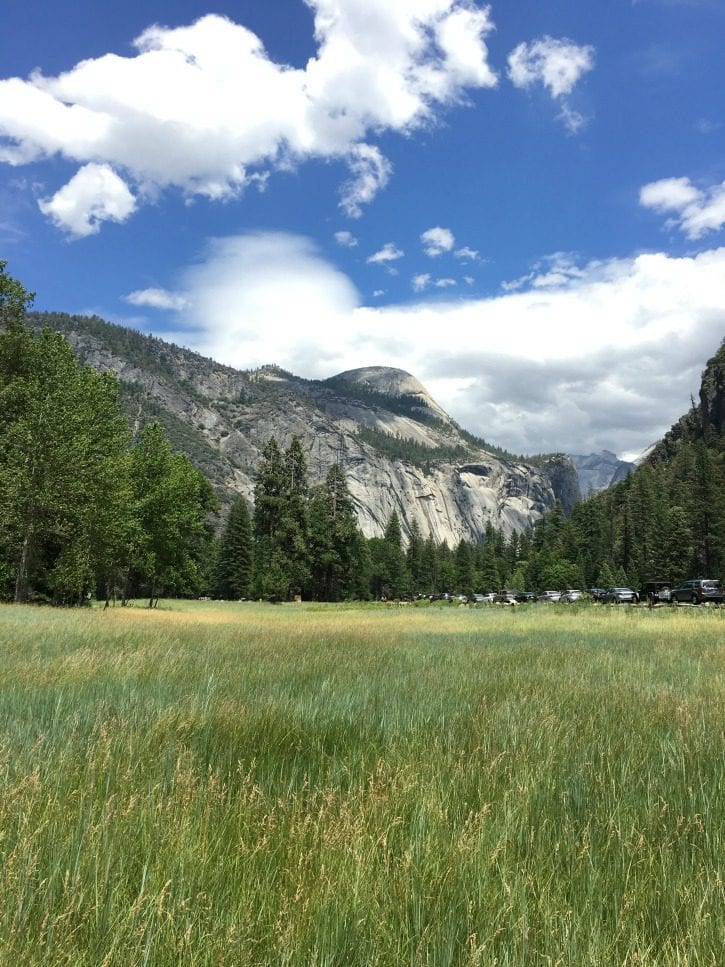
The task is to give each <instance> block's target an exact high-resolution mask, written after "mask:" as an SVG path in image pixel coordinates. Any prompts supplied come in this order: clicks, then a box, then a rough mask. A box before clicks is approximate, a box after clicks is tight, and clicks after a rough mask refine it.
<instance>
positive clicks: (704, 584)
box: [670, 578, 725, 604]
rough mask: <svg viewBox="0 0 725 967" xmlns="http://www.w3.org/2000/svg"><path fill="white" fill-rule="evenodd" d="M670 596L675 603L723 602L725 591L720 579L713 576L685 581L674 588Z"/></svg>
mask: <svg viewBox="0 0 725 967" xmlns="http://www.w3.org/2000/svg"><path fill="white" fill-rule="evenodd" d="M670 598H671V599H672V603H673V604H679V603H680V601H689V603H690V604H707V603H709V602H712V603H713V604H722V603H723V601H725V591H723V588H722V585H721V584H720V582H719V581H713V580H712V579H711V578H698V579H697V580H696V581H684V582H683V583H682V584H678V586H677V587H676V588H672V591H671V592H670Z"/></svg>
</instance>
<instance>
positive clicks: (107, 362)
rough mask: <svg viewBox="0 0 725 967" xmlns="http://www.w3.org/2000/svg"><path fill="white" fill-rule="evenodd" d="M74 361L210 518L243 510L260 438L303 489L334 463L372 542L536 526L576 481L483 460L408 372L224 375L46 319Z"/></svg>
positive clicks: (145, 341) (145, 345)
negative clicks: (204, 495)
mask: <svg viewBox="0 0 725 967" xmlns="http://www.w3.org/2000/svg"><path fill="white" fill-rule="evenodd" d="M37 320H38V324H49V325H51V326H52V327H53V328H55V329H58V330H60V331H62V332H63V333H64V335H66V337H67V338H68V339H69V341H70V343H71V345H72V346H73V347H74V350H75V351H76V353H77V355H78V356H79V357H80V358H81V359H82V360H83V361H84V362H87V363H89V364H90V365H92V366H94V367H95V368H97V369H100V370H105V371H112V372H114V373H116V374H118V376H119V378H120V380H121V383H122V389H123V394H124V399H125V404H126V408H127V411H128V413H129V417H130V419H131V422H132V424H135V425H137V426H138V425H140V424H141V423H143V422H144V421H146V420H148V419H158V420H159V421H160V422H161V423H162V424H163V425H164V426H165V428H166V430H167V433H168V434H169V437H170V439H171V441H172V444H173V445H174V446H175V447H176V448H177V449H180V450H183V451H184V452H186V453H187V454H188V455H189V457H190V458H191V460H192V461H193V462H194V463H195V464H196V465H197V466H198V467H199V468H200V469H201V470H203V471H204V473H206V474H207V475H208V476H209V477H210V479H211V480H212V482H213V483H214V485H215V488H216V490H217V493H218V494H219V496H220V499H221V501H222V505H223V506H228V505H229V504H230V503H231V501H232V500H233V498H234V497H235V496H236V495H237V494H240V493H241V494H243V495H244V496H245V497H246V498H247V499H249V500H250V502H251V501H252V499H253V493H254V479H255V468H256V465H257V462H258V460H259V457H260V454H261V451H262V449H263V448H264V445H265V443H266V442H267V440H268V439H269V437H270V436H272V435H274V436H275V437H276V438H277V441H278V442H279V444H280V446H282V447H286V446H288V445H289V443H290V441H291V440H292V438H293V437H294V436H298V437H300V438H301V440H302V442H303V446H304V448H305V452H306V456H307V462H308V467H309V474H310V480H311V483H313V484H314V483H317V482H319V481H321V480H322V479H323V478H324V476H325V474H326V472H327V470H328V469H329V467H330V466H331V465H332V464H333V463H339V464H341V465H342V466H343V467H344V469H345V473H346V475H347V480H348V486H349V489H350V493H351V495H352V498H353V501H354V503H355V508H356V511H357V516H358V520H359V522H360V526H361V528H362V530H363V532H364V533H365V535H366V536H368V537H373V536H380V535H382V533H383V531H384V529H385V525H386V523H387V521H388V520H389V518H390V515H391V513H392V512H393V511H396V512H397V514H398V517H399V518H400V521H401V526H402V529H403V533H404V535H407V534H409V533H410V531H411V528H412V527H413V524H414V523H417V524H418V526H419V528H420V531H421V533H422V535H423V536H424V537H427V536H428V535H431V536H432V537H433V538H434V539H435V540H436V541H446V542H447V543H448V544H449V545H450V546H454V545H455V544H457V543H458V542H459V541H460V540H461V539H466V540H471V541H479V540H481V539H482V538H483V536H484V534H485V531H486V527H487V525H488V524H493V525H494V526H495V527H497V528H501V529H502V530H503V531H504V533H505V534H507V535H508V534H510V533H512V532H513V531H521V530H523V529H524V528H526V527H528V526H529V525H531V524H533V523H534V522H535V521H536V520H538V519H539V518H540V517H541V516H542V515H543V514H544V513H545V512H546V511H547V510H550V509H551V508H553V507H554V505H555V503H556V501H557V500H559V501H560V503H561V504H562V506H563V507H564V509H565V510H566V511H567V512H568V511H570V510H571V507H572V506H573V503H574V502H575V501H576V499H578V497H579V486H578V482H577V476H576V470H575V468H574V465H573V464H572V462H571V460H570V459H569V458H568V457H564V456H562V455H557V456H555V457H551V458H548V459H546V460H544V461H543V462H540V463H539V464H537V465H536V466H532V465H529V464H526V463H523V462H520V461H518V460H517V459H515V458H513V457H512V458H510V459H509V458H505V457H502V456H501V455H500V454H499V455H495V454H494V453H492V452H491V451H490V450H489V449H487V447H486V445H485V444H484V442H483V441H480V440H476V439H475V438H472V437H471V436H470V435H469V434H465V433H464V432H463V431H462V430H461V429H460V427H458V426H457V424H456V423H455V422H454V421H453V420H451V418H450V417H449V416H448V414H447V413H446V412H445V410H443V409H442V407H440V406H439V405H438V403H436V401H435V400H433V399H432V398H431V396H430V394H429V393H428V392H427V390H426V389H425V387H424V386H422V385H421V383H419V382H418V380H417V379H416V378H415V377H414V376H412V375H411V374H410V373H406V372H404V371H403V370H400V369H394V368H387V367H380V366H375V367H365V368H363V369H357V370H351V371H348V372H346V373H341V374H340V375H339V376H336V377H334V378H332V379H329V380H324V381H317V380H304V379H301V378H298V377H296V376H294V375H292V374H291V373H287V372H284V371H283V370H280V369H278V368H277V367H274V366H270V367H264V368H262V369H258V370H251V371H237V370H234V369H231V368H230V367H226V366H222V365H220V364H218V363H215V362H214V361H213V360H210V359H205V358H204V357H201V356H199V355H197V354H195V353H192V352H190V351H188V350H185V349H181V348H180V347H178V346H174V345H172V344H170V343H165V342H163V341H161V340H159V339H154V338H151V337H147V336H143V335H141V334H139V333H135V332H133V331H131V330H126V329H122V328H121V327H118V326H110V325H108V324H106V323H104V322H103V321H102V320H99V319H91V320H89V319H87V318H84V317H78V316H65V315H60V314H55V313H54V314H46V315H44V316H41V315H40V314H38V316H37Z"/></svg>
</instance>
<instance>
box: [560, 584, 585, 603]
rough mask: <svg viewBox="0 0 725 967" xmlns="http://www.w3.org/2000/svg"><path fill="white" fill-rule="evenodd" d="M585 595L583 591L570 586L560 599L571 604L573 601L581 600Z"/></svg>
mask: <svg viewBox="0 0 725 967" xmlns="http://www.w3.org/2000/svg"><path fill="white" fill-rule="evenodd" d="M583 597H584V592H583V591H577V590H576V588H569V589H568V590H566V591H562V592H561V597H560V598H559V600H560V601H564V602H566V603H568V604H571V603H572V602H573V601H580V600H581V599H582V598H583Z"/></svg>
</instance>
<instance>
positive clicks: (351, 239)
mask: <svg viewBox="0 0 725 967" xmlns="http://www.w3.org/2000/svg"><path fill="white" fill-rule="evenodd" d="M335 241H336V242H337V244H338V245H342V247H343V248H356V246H357V239H356V238H355V236H354V235H353V234H352V232H345V231H342V232H335Z"/></svg>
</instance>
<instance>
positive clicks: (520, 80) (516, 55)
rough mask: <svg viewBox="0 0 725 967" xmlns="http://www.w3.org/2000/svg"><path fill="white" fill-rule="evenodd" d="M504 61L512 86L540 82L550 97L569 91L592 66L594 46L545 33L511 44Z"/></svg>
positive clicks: (528, 85) (560, 95)
mask: <svg viewBox="0 0 725 967" xmlns="http://www.w3.org/2000/svg"><path fill="white" fill-rule="evenodd" d="M508 65H509V70H508V75H509V78H510V79H511V82H512V83H513V84H514V86H515V87H530V86H531V85H532V84H543V85H544V87H545V88H547V90H548V91H549V93H550V94H551V96H552V97H554V98H558V97H563V96H564V95H566V94H571V92H572V90H573V89H574V85H575V84H576V83H577V81H578V80H579V78H580V77H581V76H582V74H585V73H586V72H587V71H590V70H591V69H592V68H593V67H594V48H593V47H590V46H588V45H587V46H580V45H578V44H575V43H573V41H571V40H566V39H564V40H559V39H558V38H556V37H548V36H546V37H541V38H540V39H539V40H534V41H532V42H531V43H529V44H527V43H522V44H519V45H518V46H517V47H515V48H514V50H512V51H511V53H510V54H509V57H508Z"/></svg>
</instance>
